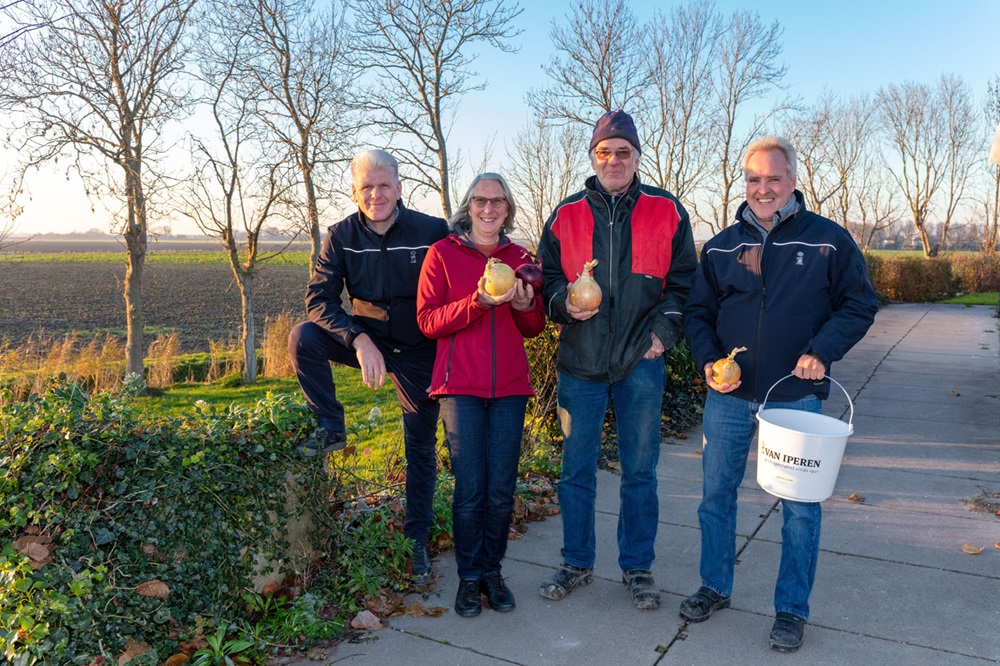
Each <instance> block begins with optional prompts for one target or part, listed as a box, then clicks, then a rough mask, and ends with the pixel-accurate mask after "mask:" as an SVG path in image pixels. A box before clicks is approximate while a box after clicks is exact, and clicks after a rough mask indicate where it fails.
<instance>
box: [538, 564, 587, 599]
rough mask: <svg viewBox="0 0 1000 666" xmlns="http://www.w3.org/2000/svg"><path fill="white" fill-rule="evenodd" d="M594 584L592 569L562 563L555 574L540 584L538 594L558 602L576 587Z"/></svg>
mask: <svg viewBox="0 0 1000 666" xmlns="http://www.w3.org/2000/svg"><path fill="white" fill-rule="evenodd" d="M593 582H594V569H593V567H591V568H589V569H585V568H583V567H578V566H574V565H572V564H567V563H565V562H563V563H562V564H560V565H559V568H558V569H556V572H555V573H554V574H552V575H551V576H549V577H548V579H547V580H546V581H545V582H544V583H542V587H541V588H540V589H539V590H538V594H540V595H542V596H543V597H545V598H546V599H551V600H552V601H559V600H560V599H562V598H563V597H565V596H566V595H567V594H569V593H570V592H572V591H573V588H574V587H577V586H578V585H590V584H591V583H593Z"/></svg>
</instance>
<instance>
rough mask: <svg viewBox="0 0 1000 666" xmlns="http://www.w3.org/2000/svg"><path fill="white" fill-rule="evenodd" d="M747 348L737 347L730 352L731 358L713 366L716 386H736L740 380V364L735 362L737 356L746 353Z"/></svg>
mask: <svg viewBox="0 0 1000 666" xmlns="http://www.w3.org/2000/svg"><path fill="white" fill-rule="evenodd" d="M746 350H747V348H746V347H737V348H736V349H734V350H733V351H731V352H729V356H727V357H725V358H720V359H719V360H718V361H716V362H715V363H713V364H712V381H713V382H715V383H716V384H735V383H736V382H738V381H739V380H740V364H739V363H737V362H736V361H735V360H733V359H735V358H736V355H737V354H739V353H740V352H745V351H746Z"/></svg>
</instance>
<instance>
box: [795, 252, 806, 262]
mask: <svg viewBox="0 0 1000 666" xmlns="http://www.w3.org/2000/svg"><path fill="white" fill-rule="evenodd" d="M804 256H805V254H803V252H802V250H799V251H798V252H796V253H795V265H796V266H805V264H804V263H802V257H804Z"/></svg>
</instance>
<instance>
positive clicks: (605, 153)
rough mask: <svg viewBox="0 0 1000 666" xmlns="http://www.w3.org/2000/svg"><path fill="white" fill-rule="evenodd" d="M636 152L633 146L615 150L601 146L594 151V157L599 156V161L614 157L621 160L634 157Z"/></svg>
mask: <svg viewBox="0 0 1000 666" xmlns="http://www.w3.org/2000/svg"><path fill="white" fill-rule="evenodd" d="M633 152H635V151H633V150H632V149H631V148H616V149H614V150H608V149H607V148H599V149H597V150H595V151H594V157H596V158H597V160H598V161H599V162H607V161H608V160H610V159H611V158H612V157H617V158H618V159H619V160H620V161H622V162H624V161H625V160H627V159H629V158H630V157H632V153H633Z"/></svg>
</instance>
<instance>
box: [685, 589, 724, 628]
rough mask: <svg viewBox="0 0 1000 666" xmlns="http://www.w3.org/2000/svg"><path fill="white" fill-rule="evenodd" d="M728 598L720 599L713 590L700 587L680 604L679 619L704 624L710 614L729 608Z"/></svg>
mask: <svg viewBox="0 0 1000 666" xmlns="http://www.w3.org/2000/svg"><path fill="white" fill-rule="evenodd" d="M729 599H730V597H721V596H719V594H718V593H717V592H716V591H715V590H710V589H709V588H707V587H700V588H698V591H697V592H695V593H694V594H692V595H691V596H690V597H688V598H687V599H685V600H684V601H682V602H681V617H682V618H684V619H685V620H687V621H688V622H704V621H705V620H707V619H708V618H710V617H712V613H714V612H715V611H717V610H722V609H723V608H729Z"/></svg>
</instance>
